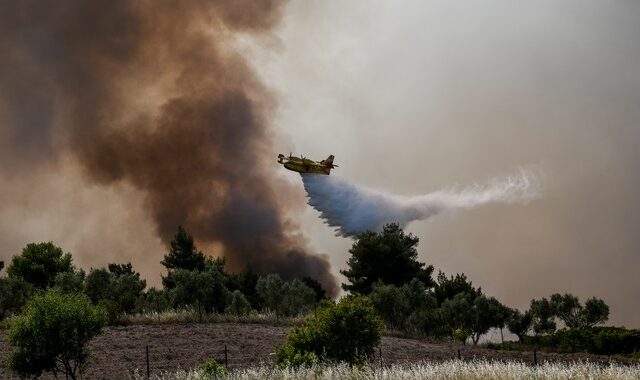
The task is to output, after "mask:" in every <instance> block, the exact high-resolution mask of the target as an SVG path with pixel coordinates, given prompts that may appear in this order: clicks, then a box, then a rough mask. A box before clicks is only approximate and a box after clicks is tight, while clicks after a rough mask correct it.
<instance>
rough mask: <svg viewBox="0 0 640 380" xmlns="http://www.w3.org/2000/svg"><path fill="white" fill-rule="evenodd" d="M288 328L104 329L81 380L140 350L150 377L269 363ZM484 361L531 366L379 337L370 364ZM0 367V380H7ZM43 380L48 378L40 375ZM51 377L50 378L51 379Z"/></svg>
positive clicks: (559, 357)
mask: <svg viewBox="0 0 640 380" xmlns="http://www.w3.org/2000/svg"><path fill="white" fill-rule="evenodd" d="M288 331H289V327H282V326H268V325H262V324H233V323H219V324H184V325H136V326H126V327H110V328H107V329H106V330H105V332H104V334H102V335H101V336H99V337H97V338H95V339H94V340H93V341H92V342H91V345H90V350H91V355H92V356H91V359H90V363H89V365H88V367H87V369H86V371H85V373H84V374H83V376H82V378H83V379H127V378H130V376H131V374H132V373H133V371H134V370H136V369H138V370H139V371H140V372H141V373H145V372H146V364H145V363H146V362H145V356H146V351H145V349H146V346H149V362H150V369H151V373H158V372H159V371H164V370H175V369H177V368H184V369H187V368H194V367H197V366H198V365H200V364H201V363H202V362H204V361H205V360H206V359H208V358H214V359H216V360H218V361H219V362H223V363H224V357H225V355H224V347H225V345H226V346H227V357H228V364H229V368H243V367H251V366H257V365H260V364H261V363H264V364H267V365H272V364H273V354H272V353H273V351H274V347H275V346H277V345H281V344H283V342H284V339H285V337H286V335H287V332H288ZM458 350H460V355H461V357H462V358H463V359H472V358H487V359H492V360H508V359H515V360H520V361H525V362H533V354H532V353H531V352H513V351H504V352H502V351H496V350H490V349H485V348H475V347H470V346H461V345H455V344H442V343H437V344H435V343H428V342H424V341H419V340H414V339H403V338H396V337H388V336H385V337H383V339H382V344H381V345H380V348H379V350H377V351H376V354H375V358H374V360H373V362H372V365H376V366H377V365H380V352H381V353H382V364H383V365H389V364H392V363H400V362H415V361H421V360H433V361H438V360H446V359H451V358H454V357H457V355H458ZM8 352H9V345H8V343H7V338H6V335H5V332H4V331H0V359H2V362H3V363H4V361H5V358H6V357H7V354H8ZM587 358H589V360H591V361H601V362H607V361H608V358H607V357H598V356H590V355H586V354H557V353H538V361H539V362H543V361H575V360H585V359H587ZM13 378H15V377H11V374H10V373H9V372H7V370H6V369H4V368H0V379H13ZM43 378H45V379H47V378H49V377H47V376H44V377H43ZM51 378H53V377H51Z"/></svg>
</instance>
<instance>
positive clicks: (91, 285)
mask: <svg viewBox="0 0 640 380" xmlns="http://www.w3.org/2000/svg"><path fill="white" fill-rule="evenodd" d="M59 278H61V277H60V276H59ZM145 287H146V281H145V280H143V279H141V278H140V273H138V272H135V271H134V270H133V267H132V266H131V264H109V266H108V269H106V268H98V269H96V268H93V269H91V271H90V272H89V275H88V276H87V279H86V282H85V292H86V294H87V295H88V296H89V298H90V299H91V301H92V302H93V303H94V304H100V305H103V306H105V308H106V310H107V311H108V315H109V321H110V322H113V321H115V320H116V319H117V318H118V316H119V315H120V314H122V313H131V312H133V311H134V310H135V308H136V306H137V304H139V302H140V299H141V298H142V296H143V291H144V288H145Z"/></svg>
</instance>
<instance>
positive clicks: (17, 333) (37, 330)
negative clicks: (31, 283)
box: [7, 290, 105, 379]
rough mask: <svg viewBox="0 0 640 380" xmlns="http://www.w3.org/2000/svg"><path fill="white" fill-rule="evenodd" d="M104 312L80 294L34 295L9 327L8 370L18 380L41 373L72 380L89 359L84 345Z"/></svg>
mask: <svg viewBox="0 0 640 380" xmlns="http://www.w3.org/2000/svg"><path fill="white" fill-rule="evenodd" d="M104 319H105V318H104V311H103V310H102V309H101V308H99V307H95V306H93V305H92V304H91V301H90V300H89V299H88V298H87V297H86V296H85V295H82V294H68V293H67V294H64V293H60V292H57V291H53V290H50V291H47V292H45V293H42V294H36V295H34V296H33V297H32V298H31V299H30V300H29V302H27V304H26V306H25V308H24V311H23V312H22V313H21V314H20V315H18V316H17V317H15V318H14V319H13V320H12V321H11V324H10V327H9V333H8V335H9V342H10V344H11V346H12V347H13V350H12V351H11V353H10V354H9V357H8V360H7V364H8V367H9V368H10V369H11V370H13V371H14V372H16V373H17V374H18V375H20V376H21V377H27V376H35V377H39V376H40V375H41V374H42V373H43V372H48V371H50V372H53V373H54V375H55V374H56V373H64V374H66V375H67V376H68V377H70V378H71V379H75V378H76V370H77V369H79V370H80V371H82V370H83V368H84V366H85V365H86V362H87V359H88V358H89V351H88V349H87V344H88V343H89V341H90V340H91V339H92V338H93V337H94V336H95V335H97V334H99V333H100V331H101V329H102V326H103V325H104Z"/></svg>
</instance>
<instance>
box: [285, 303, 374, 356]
mask: <svg viewBox="0 0 640 380" xmlns="http://www.w3.org/2000/svg"><path fill="white" fill-rule="evenodd" d="M382 325H383V324H382V320H381V319H380V318H379V317H378V316H377V315H376V313H375V311H374V309H373V306H372V304H371V302H370V301H369V299H367V298H366V297H346V298H343V299H342V300H341V301H340V302H339V303H338V304H333V303H331V302H325V303H323V304H322V306H320V307H318V308H317V309H316V311H315V315H314V316H312V317H309V318H307V319H306V320H305V321H304V322H303V324H302V325H301V326H299V327H296V328H294V329H293V331H292V332H291V333H290V334H289V336H288V337H287V341H286V343H285V346H284V347H281V348H279V349H278V350H277V351H276V362H277V363H278V364H280V365H285V366H295V365H301V364H309V363H313V362H315V361H336V362H346V363H349V364H360V363H362V362H364V361H365V360H366V359H367V358H369V357H370V356H371V355H372V354H373V350H374V348H375V347H376V346H377V345H378V343H380V333H381V330H382Z"/></svg>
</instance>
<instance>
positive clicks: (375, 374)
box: [134, 360, 640, 380]
mask: <svg viewBox="0 0 640 380" xmlns="http://www.w3.org/2000/svg"><path fill="white" fill-rule="evenodd" d="M209 378H210V377H207V376H205V375H204V374H203V373H201V372H199V371H197V370H191V371H184V370H181V371H177V372H166V373H163V374H161V375H155V376H151V379H153V380H200V379H209ZM215 378H216V379H217V380H218V379H219V380H254V379H255V380H257V379H274V380H275V379H278V380H280V379H282V380H294V379H295V380H306V379H309V380H311V379H313V380H325V379H326V380H329V379H332V380H333V379H335V380H338V379H353V380H396V379H399V380H419V379H425V380H426V379H434V380H436V379H437V380H457V379H460V380H480V379H497V380H520V379H536V380H538V379H539V380H542V379H545V380H546V379H549V380H556V379H558V380H559V379H603V380H631V379H640V366H638V365H634V366H625V365H620V364H610V365H605V366H603V365H598V364H594V363H589V362H578V363H545V364H542V365H540V366H537V367H533V366H529V365H526V364H524V363H521V362H513V361H512V362H490V361H485V360H477V361H459V360H450V361H444V362H438V363H435V362H433V363H432V362H422V363H414V364H404V365H395V366H391V367H388V368H383V369H380V368H364V369H358V368H352V367H349V366H346V365H328V366H317V367H313V368H308V369H297V370H296V369H290V368H285V369H274V368H272V367H266V366H265V367H257V368H251V369H241V370H235V371H231V372H230V373H228V374H226V375H221V376H218V377H215ZM134 379H135V380H142V379H145V377H144V376H142V374H141V373H138V374H136V375H134Z"/></svg>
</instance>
